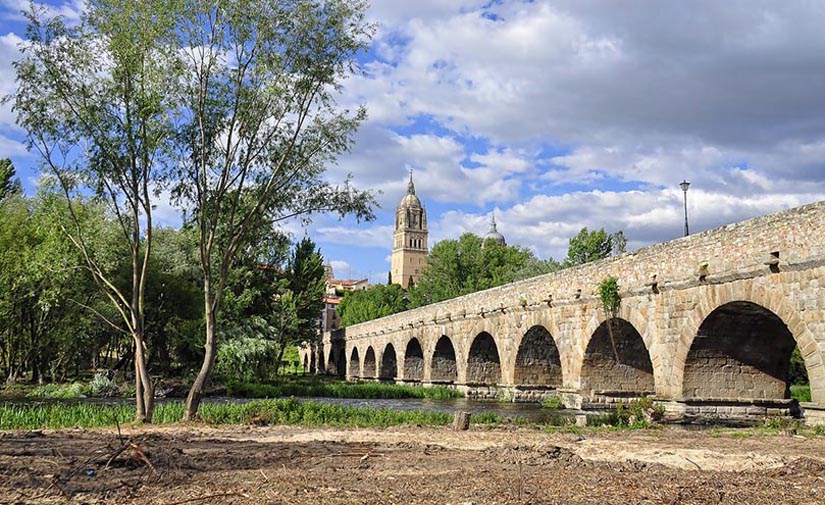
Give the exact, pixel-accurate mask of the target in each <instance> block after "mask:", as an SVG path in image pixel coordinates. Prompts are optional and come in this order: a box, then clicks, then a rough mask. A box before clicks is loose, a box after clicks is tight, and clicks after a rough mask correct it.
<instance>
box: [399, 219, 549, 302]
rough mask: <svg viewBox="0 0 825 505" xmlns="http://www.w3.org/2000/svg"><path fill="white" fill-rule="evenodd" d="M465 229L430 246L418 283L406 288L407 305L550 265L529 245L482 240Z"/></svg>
mask: <svg viewBox="0 0 825 505" xmlns="http://www.w3.org/2000/svg"><path fill="white" fill-rule="evenodd" d="M482 242H483V241H482V239H481V237H479V236H477V235H474V234H472V233H465V234H463V235H462V236H461V237H459V239H458V240H442V241H441V242H438V243H437V244H435V246H433V249H432V251H431V252H430V254H429V256H428V257H427V266H426V267H425V269H424V271H423V273H422V275H421V276H420V277H419V281H418V285H417V286H415V288H413V289H411V290H410V291H409V298H410V308H414V307H420V306H423V305H428V304H430V303H436V302H440V301H442V300H447V299H450V298H455V297H457V296H461V295H465V294H468V293H474V292H476V291H480V290H483V289H489V288H493V287H496V286H501V285H502V284H506V283H508V282H512V281H514V280H517V279H521V278H524V275H527V274H529V269H530V268H533V269H536V270H539V271H544V270H550V269H552V268H553V264H552V263H551V262H546V263H540V262H538V260H536V258H535V256H533V253H531V252H530V251H529V250H528V249H525V248H522V247H517V246H507V245H502V244H498V243H496V242H495V241H493V240H488V241H486V242H484V244H483V245H484V247H482Z"/></svg>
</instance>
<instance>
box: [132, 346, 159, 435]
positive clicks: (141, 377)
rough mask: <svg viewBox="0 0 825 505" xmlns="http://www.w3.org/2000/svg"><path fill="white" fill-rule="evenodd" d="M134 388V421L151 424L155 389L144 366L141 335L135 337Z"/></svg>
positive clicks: (144, 348)
mask: <svg viewBox="0 0 825 505" xmlns="http://www.w3.org/2000/svg"><path fill="white" fill-rule="evenodd" d="M135 386H136V391H135V405H136V406H137V411H136V414H135V420H136V421H137V422H139V423H151V422H152V415H153V414H154V409H155V388H154V386H153V385H152V378H151V377H150V376H149V370H148V367H147V366H146V346H145V345H144V343H143V335H139V336H135Z"/></svg>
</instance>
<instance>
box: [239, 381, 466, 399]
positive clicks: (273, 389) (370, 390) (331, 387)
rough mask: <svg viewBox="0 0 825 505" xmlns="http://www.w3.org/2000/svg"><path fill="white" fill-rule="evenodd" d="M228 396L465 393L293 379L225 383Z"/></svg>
mask: <svg viewBox="0 0 825 505" xmlns="http://www.w3.org/2000/svg"><path fill="white" fill-rule="evenodd" d="M226 393H227V394H228V395H229V396H238V397H243V398H284V397H289V396H298V397H325V398H366V399H401V398H432V399H436V400H445V399H449V398H461V397H463V396H464V395H463V394H461V393H460V392H459V391H456V390H455V389H450V388H445V387H429V388H425V387H414V386H403V385H398V384H383V383H380V382H359V383H348V382H323V381H312V382H309V381H294V382H278V383H273V384H255V383H247V382H230V383H228V384H227V385H226Z"/></svg>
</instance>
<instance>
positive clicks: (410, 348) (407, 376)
mask: <svg viewBox="0 0 825 505" xmlns="http://www.w3.org/2000/svg"><path fill="white" fill-rule="evenodd" d="M423 378H424V350H423V349H421V342H419V341H418V339H417V338H415V337H413V338H411V339H410V340H409V341H408V342H407V348H406V349H405V351H404V380H416V381H420V380H422V379H423Z"/></svg>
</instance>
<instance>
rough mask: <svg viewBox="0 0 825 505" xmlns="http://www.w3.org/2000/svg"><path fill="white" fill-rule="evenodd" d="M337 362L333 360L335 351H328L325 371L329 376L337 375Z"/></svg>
mask: <svg viewBox="0 0 825 505" xmlns="http://www.w3.org/2000/svg"><path fill="white" fill-rule="evenodd" d="M336 365H337V362H336V360H335V351H334V350H332V349H330V351H329V361H327V366H326V370H327V373H328V374H329V375H338V367H337V366H336Z"/></svg>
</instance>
